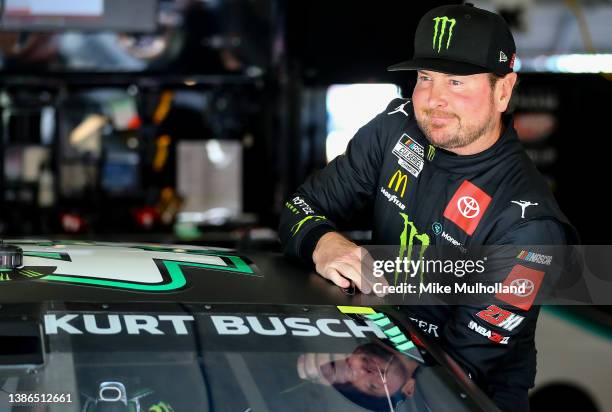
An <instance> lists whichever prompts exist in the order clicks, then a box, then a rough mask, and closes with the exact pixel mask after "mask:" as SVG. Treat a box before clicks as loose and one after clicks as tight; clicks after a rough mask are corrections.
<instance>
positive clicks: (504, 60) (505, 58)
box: [499, 50, 508, 63]
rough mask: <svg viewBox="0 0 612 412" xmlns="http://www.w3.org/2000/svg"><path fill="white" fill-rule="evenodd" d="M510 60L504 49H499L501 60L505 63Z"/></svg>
mask: <svg viewBox="0 0 612 412" xmlns="http://www.w3.org/2000/svg"><path fill="white" fill-rule="evenodd" d="M507 61H508V57H507V56H506V55H505V54H504V52H503V51H501V50H500V51H499V62H500V63H503V62H507Z"/></svg>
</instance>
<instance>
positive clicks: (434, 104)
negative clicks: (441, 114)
mask: <svg viewBox="0 0 612 412" xmlns="http://www.w3.org/2000/svg"><path fill="white" fill-rule="evenodd" d="M446 92H447V91H446V87H445V86H444V85H443V84H442V83H441V82H435V81H434V82H433V84H432V85H431V88H430V89H429V100H428V102H427V103H428V105H429V108H430V109H436V108H440V107H446V105H447V104H448V102H447V93H446Z"/></svg>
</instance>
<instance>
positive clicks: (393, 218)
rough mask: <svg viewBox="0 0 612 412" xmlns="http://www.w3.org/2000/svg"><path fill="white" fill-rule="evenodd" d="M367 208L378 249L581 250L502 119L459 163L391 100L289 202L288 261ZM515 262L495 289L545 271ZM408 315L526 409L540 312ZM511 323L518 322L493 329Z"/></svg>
mask: <svg viewBox="0 0 612 412" xmlns="http://www.w3.org/2000/svg"><path fill="white" fill-rule="evenodd" d="M466 201H467V203H466ZM368 202H373V222H372V243H373V244H378V245H385V244H386V245H398V244H400V243H401V242H404V243H406V242H408V243H412V242H415V243H418V242H421V243H423V242H427V243H428V244H429V245H452V246H455V247H457V248H469V247H470V246H471V245H563V244H566V243H572V242H575V241H577V235H576V234H575V231H574V229H573V227H572V226H571V225H570V223H569V222H568V220H567V218H566V217H565V216H564V215H563V213H562V212H561V211H560V209H559V207H558V205H557V203H556V201H555V199H554V198H553V196H552V194H551V193H550V191H549V189H548V186H547V183H546V181H545V180H544V178H543V177H542V176H541V175H540V174H539V172H538V171H537V170H536V168H535V166H534V165H533V163H532V162H531V160H530V159H529V158H528V156H527V155H526V153H525V151H524V150H523V148H522V146H521V144H520V142H519V140H518V138H517V135H516V132H515V130H514V128H513V125H512V119H511V118H510V117H509V116H505V117H504V132H503V134H502V136H501V137H500V139H499V140H498V141H497V142H496V143H495V144H494V145H493V146H492V147H490V148H489V149H487V150H485V151H483V152H481V153H478V154H475V155H468V156H457V155H454V154H453V153H450V152H447V151H444V150H441V149H436V148H434V147H433V146H431V145H430V144H429V141H428V140H427V139H426V138H425V136H424V135H423V133H422V132H421V130H420V129H419V127H418V125H417V122H416V120H415V116H414V111H413V107H412V102H411V101H410V100H409V99H396V100H393V101H392V102H391V103H390V104H389V106H388V107H387V109H386V110H385V111H384V112H382V113H380V114H379V115H378V116H376V117H375V118H374V119H373V120H371V121H370V122H369V123H367V124H366V125H365V126H363V127H362V128H361V129H359V131H358V132H357V133H356V135H355V136H354V138H353V139H352V140H351V142H350V143H349V145H348V147H347V150H346V152H345V153H344V154H343V155H340V156H338V157H337V158H336V159H334V160H333V161H332V162H330V163H329V165H327V167H325V168H324V169H323V170H321V171H320V172H318V173H316V174H315V175H313V176H312V177H310V178H309V179H308V180H307V181H306V182H305V183H304V184H303V185H302V186H300V188H299V189H298V190H297V192H296V193H295V194H293V195H292V196H291V198H290V199H289V200H288V201H287V202H286V204H285V208H284V210H283V213H282V215H281V222H280V227H279V235H280V238H281V242H282V243H283V245H284V250H285V253H286V254H287V255H289V256H299V257H301V258H302V259H304V260H305V261H308V262H312V252H313V250H314V248H315V246H316V243H317V241H318V240H319V238H320V237H321V236H322V235H324V234H325V233H327V232H329V231H334V230H336V223H338V222H341V221H344V222H346V221H349V220H350V218H351V216H352V215H353V213H354V212H355V211H357V210H359V209H361V208H363V207H364V206H365V205H366V204H367V203H368ZM466 205H467V206H469V207H468V208H467V209H466V208H465V207H466ZM475 205H476V208H474V207H473V206H475ZM459 208H463V209H462V210H459ZM466 216H467V217H466ZM408 229H410V230H408ZM402 237H403V238H402ZM510 263H511V265H513V266H509V267H508V271H507V272H505V274H504V275H503V276H504V277H503V278H501V279H500V280H503V279H504V278H505V277H506V276H508V278H509V277H510V275H508V273H510V272H511V271H512V269H514V268H515V266H517V265H519V266H520V265H522V266H520V269H521V270H524V267H529V268H531V269H532V270H535V271H537V272H535V273H536V274H537V273H542V274H543V273H545V272H546V266H545V265H543V264H533V262H531V263H527V262H525V261H524V260H521V259H518V258H517V259H516V260H515V261H513V262H510ZM540 263H541V262H540ZM536 292H537V291H536ZM408 312H409V313H410V315H409V316H410V317H411V319H412V320H413V321H414V322H415V323H416V324H417V325H418V326H419V327H421V328H422V329H423V330H424V331H425V332H427V333H429V334H430V335H432V336H434V337H436V338H439V340H440V341H441V343H442V345H443V346H444V348H445V349H446V350H447V352H449V354H450V355H451V356H452V357H453V358H454V359H455V360H457V361H458V362H459V363H460V364H461V365H462V366H463V367H464V368H465V369H466V371H467V372H468V373H469V375H470V377H471V378H472V379H473V380H474V381H475V382H476V383H477V384H478V385H479V386H481V388H483V389H484V390H485V392H487V393H488V394H489V395H490V396H491V397H492V399H493V400H494V401H495V402H496V403H497V404H498V405H499V406H500V407H501V408H502V410H526V409H527V408H528V403H527V391H528V389H529V388H531V387H533V384H534V379H535V371H536V350H535V343H534V334H535V326H536V320H537V316H538V312H539V306H537V305H531V304H529V305H527V306H523V307H522V308H517V307H514V306H513V305H505V306H502V304H501V303H500V304H499V305H494V307H491V306H490V305H487V306H483V307H478V306H469V305H466V306H419V307H410V308H409V309H408ZM500 314H501V315H500ZM507 317H510V319H514V320H515V321H514V322H510V323H508V322H505V323H504V322H501V323H500V319H505V318H507ZM517 319H518V320H517ZM468 325H469V326H471V327H468ZM478 331H480V332H481V333H478ZM483 331H484V332H483ZM491 336H494V337H495V338H494V339H493V338H491Z"/></svg>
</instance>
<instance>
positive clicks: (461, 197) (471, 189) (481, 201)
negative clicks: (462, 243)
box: [444, 180, 491, 236]
mask: <svg viewBox="0 0 612 412" xmlns="http://www.w3.org/2000/svg"><path fill="white" fill-rule="evenodd" d="M489 203H491V196H489V195H488V194H487V193H485V192H484V191H483V190H482V189H480V188H479V187H478V186H476V185H474V184H473V183H471V182H470V181H469V180H465V181H463V183H461V186H459V189H457V191H456V192H455V194H454V196H453V197H452V199H451V200H450V202H449V203H448V205H446V209H445V210H444V217H445V218H447V219H448V220H450V221H451V222H453V223H454V224H456V225H457V226H459V227H460V228H461V229H462V230H463V231H464V232H465V233H467V234H468V235H470V236H472V234H473V233H474V231H475V230H476V228H477V227H478V224H479V223H480V219H482V216H483V215H484V213H485V211H486V210H487V208H488V207H489Z"/></svg>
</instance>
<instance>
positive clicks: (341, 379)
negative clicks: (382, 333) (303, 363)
mask: <svg viewBox="0 0 612 412" xmlns="http://www.w3.org/2000/svg"><path fill="white" fill-rule="evenodd" d="M321 373H322V374H323V376H324V377H325V379H326V380H327V381H328V382H329V383H330V384H344V383H350V384H351V385H353V387H355V389H357V390H359V391H360V392H361V393H364V394H366V395H370V396H377V397H383V396H385V395H386V393H387V392H386V391H389V393H395V392H396V391H398V390H399V389H400V388H401V387H402V386H403V385H404V384H405V383H406V380H407V379H408V378H410V374H409V372H408V371H406V370H405V369H404V368H403V367H402V365H401V363H400V362H399V361H398V360H397V359H396V358H395V357H392V356H389V357H388V359H385V358H383V357H381V356H378V355H374V354H370V353H364V352H361V351H356V352H355V353H353V354H351V355H350V356H349V357H348V358H346V359H345V360H341V361H336V362H332V363H329V364H325V365H321ZM383 376H384V378H385V381H386V386H387V389H386V390H385V383H383V380H382V377H383Z"/></svg>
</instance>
